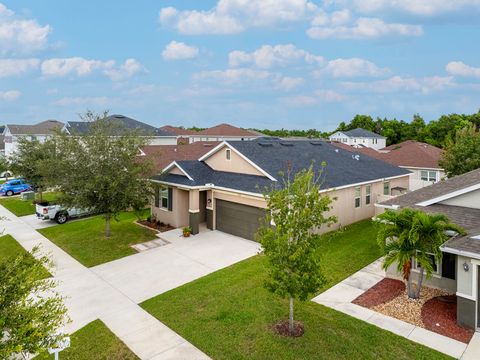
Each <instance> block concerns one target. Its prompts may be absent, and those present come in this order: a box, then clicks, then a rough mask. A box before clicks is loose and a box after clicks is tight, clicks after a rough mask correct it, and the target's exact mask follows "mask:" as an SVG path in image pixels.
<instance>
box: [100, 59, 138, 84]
mask: <svg viewBox="0 0 480 360" xmlns="http://www.w3.org/2000/svg"><path fill="white" fill-rule="evenodd" d="M145 71H146V70H145V68H144V67H143V65H142V64H140V63H139V62H138V61H137V60H135V59H127V60H125V62H124V63H123V64H122V65H120V66H116V67H115V66H114V67H107V68H106V69H105V70H104V71H103V73H104V74H105V75H106V76H108V77H109V78H110V79H112V80H113V81H120V80H125V79H128V78H130V77H132V76H133V75H135V74H138V73H140V72H145Z"/></svg>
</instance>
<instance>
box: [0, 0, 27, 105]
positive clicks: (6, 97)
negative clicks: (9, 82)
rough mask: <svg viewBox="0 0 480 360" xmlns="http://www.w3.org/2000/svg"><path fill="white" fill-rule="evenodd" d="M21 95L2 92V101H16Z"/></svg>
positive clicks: (0, 97) (10, 91) (0, 98)
mask: <svg viewBox="0 0 480 360" xmlns="http://www.w3.org/2000/svg"><path fill="white" fill-rule="evenodd" d="M0 10H1V9H0ZM20 95H22V93H21V92H20V91H17V90H7V91H0V100H3V101H15V100H17V99H18V98H19V97H20Z"/></svg>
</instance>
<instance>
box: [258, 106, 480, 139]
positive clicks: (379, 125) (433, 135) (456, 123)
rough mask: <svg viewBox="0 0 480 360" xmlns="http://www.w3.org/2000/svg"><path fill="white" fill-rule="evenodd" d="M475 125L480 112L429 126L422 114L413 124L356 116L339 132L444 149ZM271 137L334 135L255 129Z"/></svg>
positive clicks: (479, 123)
mask: <svg viewBox="0 0 480 360" xmlns="http://www.w3.org/2000/svg"><path fill="white" fill-rule="evenodd" d="M469 126H474V127H475V128H476V129H478V128H480V110H479V111H478V112H476V113H474V114H471V115H469V114H449V115H442V116H440V117H439V118H438V119H436V120H432V121H430V122H428V123H426V122H425V120H424V119H423V118H422V117H421V116H420V115H418V114H416V115H414V116H413V119H412V121H410V122H407V121H405V120H397V119H395V118H393V119H387V118H383V119H382V118H380V117H377V118H376V119H373V118H372V117H371V116H369V115H355V117H354V118H353V119H352V120H351V121H350V122H348V123H345V122H343V121H342V122H341V123H340V124H339V125H338V127H337V129H336V130H335V131H338V130H340V131H348V130H353V129H355V128H363V129H366V130H370V131H373V132H375V133H377V134H380V135H382V136H385V137H386V138H387V145H391V144H398V143H400V142H402V141H405V140H417V141H422V142H426V143H429V144H432V145H434V146H438V147H441V148H444V147H445V146H446V145H447V143H448V141H450V140H454V138H455V134H456V132H457V130H460V129H463V128H465V127H469ZM253 130H256V131H259V132H261V133H263V134H265V135H268V136H278V137H308V138H319V137H323V138H328V136H329V135H330V134H332V133H333V132H335V131H332V132H322V131H320V130H316V129H309V130H287V129H280V130H269V129H253Z"/></svg>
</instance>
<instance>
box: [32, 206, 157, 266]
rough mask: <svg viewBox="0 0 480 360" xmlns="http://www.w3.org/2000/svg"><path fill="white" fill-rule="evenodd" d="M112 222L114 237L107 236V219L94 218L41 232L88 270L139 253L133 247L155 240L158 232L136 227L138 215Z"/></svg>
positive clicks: (123, 215) (124, 216) (124, 215)
mask: <svg viewBox="0 0 480 360" xmlns="http://www.w3.org/2000/svg"><path fill="white" fill-rule="evenodd" d="M118 219H119V221H118V222H117V221H115V220H112V221H111V231H112V235H111V236H110V237H108V238H107V237H105V235H104V227H105V220H104V219H103V217H101V216H94V217H91V218H87V219H82V220H78V221H71V222H68V223H66V224H63V225H56V226H52V227H49V228H45V229H41V230H38V231H39V232H40V233H42V234H43V235H44V236H45V237H47V238H48V239H49V240H50V241H52V242H54V243H55V244H56V245H58V246H60V247H61V248H62V249H63V250H65V251H66V252H67V253H68V254H70V255H71V256H72V257H74V258H75V259H77V260H78V261H80V262H81V263H82V264H83V265H85V266H87V267H91V266H95V265H99V264H103V263H106V262H109V261H113V260H116V259H120V258H122V257H124V256H128V255H132V254H136V253H137V252H136V251H135V250H134V249H132V248H131V247H130V246H131V245H134V244H139V243H143V242H146V241H150V240H154V239H156V238H157V237H156V236H155V232H154V231H152V230H149V229H146V228H143V227H141V226H138V225H136V224H134V221H136V220H137V217H136V215H135V214H134V213H131V212H125V213H121V214H120V215H119V217H118Z"/></svg>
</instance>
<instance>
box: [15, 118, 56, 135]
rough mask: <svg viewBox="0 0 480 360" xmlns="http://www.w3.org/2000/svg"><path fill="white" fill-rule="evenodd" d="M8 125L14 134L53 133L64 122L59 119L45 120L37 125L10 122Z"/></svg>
mask: <svg viewBox="0 0 480 360" xmlns="http://www.w3.org/2000/svg"><path fill="white" fill-rule="evenodd" d="M7 127H8V129H9V130H10V133H12V135H53V134H54V133H55V131H58V130H60V129H61V128H62V127H63V123H62V122H60V121H57V120H45V121H42V122H40V123H38V124H35V125H15V124H8V125H7Z"/></svg>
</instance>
